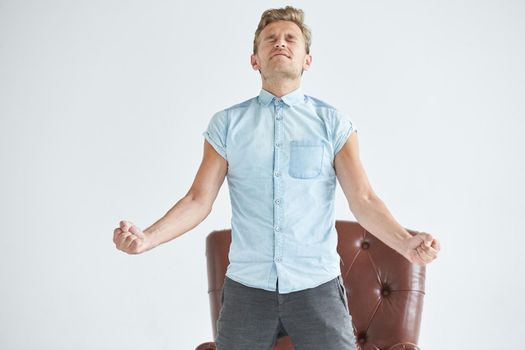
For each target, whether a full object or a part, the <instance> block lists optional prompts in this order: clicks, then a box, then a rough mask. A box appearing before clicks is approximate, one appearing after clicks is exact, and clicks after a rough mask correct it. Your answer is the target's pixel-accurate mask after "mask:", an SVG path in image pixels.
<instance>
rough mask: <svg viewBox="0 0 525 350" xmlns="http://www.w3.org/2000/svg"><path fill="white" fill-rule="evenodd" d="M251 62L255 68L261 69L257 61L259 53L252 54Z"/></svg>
mask: <svg viewBox="0 0 525 350" xmlns="http://www.w3.org/2000/svg"><path fill="white" fill-rule="evenodd" d="M250 64H251V65H252V68H253V70H259V69H260V68H261V67H259V63H258V62H257V55H255V54H253V53H252V55H251V56H250Z"/></svg>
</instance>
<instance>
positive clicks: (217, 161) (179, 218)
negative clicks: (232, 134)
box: [144, 139, 228, 248]
mask: <svg viewBox="0 0 525 350" xmlns="http://www.w3.org/2000/svg"><path fill="white" fill-rule="evenodd" d="M227 172H228V162H227V161H226V160H225V159H224V158H223V157H222V156H221V155H220V154H219V153H217V151H216V150H215V149H214V148H213V147H212V146H211V145H210V143H209V142H208V141H207V140H206V139H204V152H203V157H202V162H201V164H200V166H199V169H198V171H197V174H196V175H195V179H194V181H193V184H192V185H191V187H190V189H189V191H188V192H187V193H186V195H185V196H184V197H182V198H181V199H180V200H179V201H178V202H177V203H176V204H175V205H174V206H173V207H172V208H171V209H170V210H169V211H168V212H167V213H166V214H164V216H163V217H162V218H160V219H159V220H158V221H156V222H155V223H154V224H152V225H151V226H150V227H148V228H147V229H145V230H144V234H145V235H146V236H150V237H151V243H152V247H151V248H153V247H156V246H157V245H159V244H162V243H165V242H168V241H171V240H172V239H175V238H177V237H179V236H181V235H182V234H184V233H186V232H188V231H190V230H191V229H193V228H194V227H195V226H197V225H199V224H200V223H201V222H202V221H204V219H205V218H206V217H207V216H208V215H209V214H210V212H211V209H212V206H213V203H214V202H215V199H216V198H217V195H218V193H219V190H220V188H221V186H222V184H223V182H224V178H225V177H226V173H227Z"/></svg>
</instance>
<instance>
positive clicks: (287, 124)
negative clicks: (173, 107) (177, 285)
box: [114, 6, 440, 350]
mask: <svg viewBox="0 0 525 350" xmlns="http://www.w3.org/2000/svg"><path fill="white" fill-rule="evenodd" d="M303 19H304V14H303V12H302V11H301V10H299V9H295V8H293V7H291V6H287V7H285V8H282V9H270V10H267V11H265V12H264V13H263V15H262V16H261V21H260V23H259V27H258V29H257V31H256V32H255V38H254V47H253V54H252V55H251V65H252V67H253V69H254V70H257V71H259V72H260V76H261V79H262V89H261V91H260V93H259V95H258V96H256V97H254V98H251V99H249V100H246V101H244V102H242V103H239V104H236V105H234V106H231V107H229V108H226V109H224V110H222V111H220V112H217V113H215V114H214V116H213V117H212V118H211V120H210V122H209V125H208V128H207V130H206V131H205V132H204V133H203V135H204V136H205V138H206V140H205V141H204V156H203V160H202V163H201V165H200V167H199V170H198V171H197V174H196V176H195V180H194V182H193V184H192V186H191V188H190V190H189V191H188V193H187V194H186V195H185V196H184V197H183V198H182V199H181V200H179V201H178V202H177V203H176V204H175V206H174V207H173V208H172V209H170V211H168V213H166V215H164V217H162V218H161V219H160V220H158V221H157V222H155V223H154V224H153V225H151V226H150V227H149V228H147V229H146V230H144V232H143V231H141V230H140V229H139V228H138V227H137V226H135V225H133V224H132V223H130V222H128V221H121V222H120V227H119V228H117V229H115V231H114V242H115V244H116V245H117V248H118V249H120V250H123V251H125V252H127V253H130V254H137V253H142V252H144V251H147V250H149V249H152V248H153V247H155V246H157V245H159V244H161V243H164V242H167V241H170V240H172V239H174V238H176V237H178V236H180V235H182V234H183V233H185V232H187V231H189V230H191V229H192V228H194V227H195V226H197V225H198V224H199V223H200V222H202V221H203V220H204V219H205V218H206V216H207V215H208V214H209V213H210V211H211V209H212V204H213V202H214V201H215V198H216V197H217V194H218V192H219V189H220V187H221V185H222V183H223V181H224V179H225V177H226V176H227V178H228V184H229V190H230V198H231V203H232V222H231V225H232V243H231V246H230V253H229V261H230V264H229V266H228V270H227V272H226V278H225V282H224V287H223V290H222V295H221V298H222V309H221V312H220V315H219V319H218V321H217V338H216V339H215V341H216V343H217V348H218V349H219V350H236V349H260V350H263V349H264V350H266V349H272V347H273V344H274V343H275V341H276V338H277V337H278V336H281V335H285V334H287V335H289V336H290V337H291V339H292V342H293V343H294V346H295V348H296V349H297V350H309V349H315V350H317V349H328V350H330V349H333V350H335V349H355V337H354V334H353V331H352V324H351V315H350V314H349V310H348V302H347V300H346V293H345V291H344V285H343V284H342V283H341V276H340V273H341V272H340V265H339V260H340V257H339V255H338V253H337V251H336V246H337V232H336V230H335V225H334V224H335V217H334V194H335V186H336V178H337V180H338V181H339V183H340V185H341V187H342V189H343V192H344V194H345V196H346V198H347V200H348V204H349V207H350V210H351V211H352V213H353V214H354V216H355V217H356V219H357V220H358V222H359V223H360V224H361V225H362V226H363V227H364V228H365V229H366V230H368V231H369V232H371V233H372V234H374V235H376V236H377V237H378V238H379V239H381V240H382V241H383V242H385V243H386V244H387V245H389V246H390V247H392V248H393V249H395V250H396V251H397V252H399V253H400V254H402V255H403V256H404V257H405V258H407V259H408V260H409V261H410V262H412V263H414V264H418V265H424V264H426V263H429V262H430V261H432V260H434V259H435V258H436V257H437V253H438V251H439V249H440V247H439V242H438V241H437V240H436V239H435V238H433V237H432V235H430V234H427V233H419V234H417V235H416V236H411V235H410V234H409V233H408V232H407V231H406V230H405V229H404V228H403V227H402V226H400V225H399V224H398V223H397V222H396V221H395V219H394V218H393V217H392V215H391V214H390V213H389V211H388V209H387V208H386V206H385V204H384V203H383V202H382V201H381V199H380V198H378V196H377V195H376V194H375V193H374V191H373V190H372V187H371V185H370V183H369V181H368V179H367V176H366V174H365V171H364V169H363V167H362V165H361V162H360V159H359V151H358V139H357V130H356V127H355V126H354V124H353V123H352V121H351V120H350V119H349V118H348V116H347V115H345V114H344V113H341V112H340V111H339V110H337V109H336V108H334V107H332V106H330V105H328V104H327V103H325V102H323V101H320V100H318V99H316V98H313V97H311V96H307V95H304V94H303V92H302V90H301V87H300V82H301V76H302V74H303V71H304V70H308V69H309V68H310V66H311V64H312V56H311V55H310V53H309V51H310V41H311V34H310V30H309V29H308V27H307V26H306V25H304V23H303Z"/></svg>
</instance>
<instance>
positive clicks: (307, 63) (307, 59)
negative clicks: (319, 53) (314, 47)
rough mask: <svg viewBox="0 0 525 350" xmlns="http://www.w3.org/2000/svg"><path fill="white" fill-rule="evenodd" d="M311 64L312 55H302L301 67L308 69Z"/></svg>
mask: <svg viewBox="0 0 525 350" xmlns="http://www.w3.org/2000/svg"><path fill="white" fill-rule="evenodd" d="M311 65H312V55H310V54H307V55H306V56H305V57H304V63H303V69H304V70H308V69H310V66H311Z"/></svg>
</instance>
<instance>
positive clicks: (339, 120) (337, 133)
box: [332, 110, 357, 155]
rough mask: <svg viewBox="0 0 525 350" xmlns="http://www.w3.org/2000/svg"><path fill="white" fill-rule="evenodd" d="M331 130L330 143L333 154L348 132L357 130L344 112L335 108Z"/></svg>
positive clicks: (343, 142)
mask: <svg viewBox="0 0 525 350" xmlns="http://www.w3.org/2000/svg"><path fill="white" fill-rule="evenodd" d="M332 130H333V133H332V135H333V137H332V143H333V149H334V155H336V154H337V152H339V151H340V150H341V148H342V147H343V145H344V144H345V143H346V140H347V139H348V137H349V136H350V133H351V132H352V131H355V132H357V127H356V125H355V123H354V122H353V121H352V120H351V119H350V117H349V116H348V115H347V114H346V113H344V112H341V111H337V110H335V111H334V119H333V129H332Z"/></svg>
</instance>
